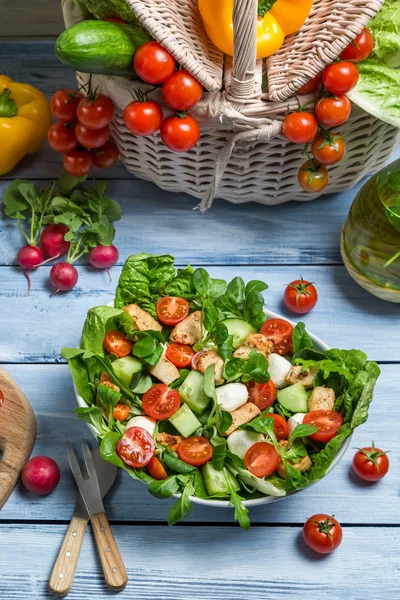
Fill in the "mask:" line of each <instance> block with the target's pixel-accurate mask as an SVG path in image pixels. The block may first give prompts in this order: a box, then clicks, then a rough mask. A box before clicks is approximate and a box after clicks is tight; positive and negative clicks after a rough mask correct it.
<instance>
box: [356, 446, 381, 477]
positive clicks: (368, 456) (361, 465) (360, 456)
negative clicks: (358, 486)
mask: <svg viewBox="0 0 400 600" xmlns="http://www.w3.org/2000/svg"><path fill="white" fill-rule="evenodd" d="M353 469H354V472H355V473H356V474H357V475H358V476H359V477H360V478H361V479H364V481H379V480H380V479H382V478H383V477H385V475H386V473H387V472H388V471H389V459H388V456H387V452H384V451H383V450H380V449H379V448H375V444H374V442H372V445H371V446H368V447H367V448H360V449H359V450H358V452H356V453H355V455H354V458H353Z"/></svg>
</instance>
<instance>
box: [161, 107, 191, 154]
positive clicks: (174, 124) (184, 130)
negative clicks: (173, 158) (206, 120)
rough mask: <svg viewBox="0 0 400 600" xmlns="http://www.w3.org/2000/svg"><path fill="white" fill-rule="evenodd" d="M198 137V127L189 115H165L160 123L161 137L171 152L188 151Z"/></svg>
mask: <svg viewBox="0 0 400 600" xmlns="http://www.w3.org/2000/svg"><path fill="white" fill-rule="evenodd" d="M199 137H200V127H199V125H198V123H197V121H195V120H194V119H193V117H191V116H190V115H186V116H182V117H173V116H171V117H167V118H166V119H164V121H163V123H162V125H161V139H162V141H163V142H164V144H165V145H166V146H167V148H169V149H170V150H172V152H189V150H191V149H192V148H193V147H194V146H195V145H196V144H197V142H198V141H199Z"/></svg>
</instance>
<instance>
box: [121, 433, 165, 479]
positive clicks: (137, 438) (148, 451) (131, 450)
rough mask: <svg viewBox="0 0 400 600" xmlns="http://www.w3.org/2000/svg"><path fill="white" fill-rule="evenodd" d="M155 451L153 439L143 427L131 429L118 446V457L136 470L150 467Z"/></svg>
mask: <svg viewBox="0 0 400 600" xmlns="http://www.w3.org/2000/svg"><path fill="white" fill-rule="evenodd" d="M155 449H156V445H155V443H154V440H153V438H152V437H151V435H150V434H149V433H148V431H146V430H145V429H143V427H129V429H127V430H126V431H125V433H124V436H123V437H122V438H121V439H120V440H118V442H117V446H116V450H117V454H118V456H119V457H120V458H122V460H123V461H124V463H126V464H127V465H129V466H130V467H133V468H134V469H140V468H141V467H145V466H146V465H148V464H149V462H150V461H151V459H152V458H153V456H154V452H155Z"/></svg>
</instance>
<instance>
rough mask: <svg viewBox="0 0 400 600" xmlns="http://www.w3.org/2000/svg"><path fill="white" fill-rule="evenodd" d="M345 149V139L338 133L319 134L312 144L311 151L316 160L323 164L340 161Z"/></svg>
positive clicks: (332, 163)
mask: <svg viewBox="0 0 400 600" xmlns="http://www.w3.org/2000/svg"><path fill="white" fill-rule="evenodd" d="M345 151H346V144H345V141H344V139H343V138H342V137H340V135H336V134H331V133H327V134H324V135H317V136H315V139H314V141H313V143H312V144H311V152H312V153H313V155H314V158H315V160H316V161H318V162H319V163H321V164H322V165H335V164H336V163H338V162H340V161H341V160H342V158H343V156H344V153H345Z"/></svg>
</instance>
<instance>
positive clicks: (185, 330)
mask: <svg viewBox="0 0 400 600" xmlns="http://www.w3.org/2000/svg"><path fill="white" fill-rule="evenodd" d="M169 339H170V341H171V342H174V343H175V344H189V346H193V344H196V343H197V342H199V341H200V340H201V311H200V310H196V312H193V313H192V314H191V315H189V316H188V317H186V319H183V321H181V322H180V323H178V325H176V326H175V327H174V328H173V330H172V331H171V335H170V336H169Z"/></svg>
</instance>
